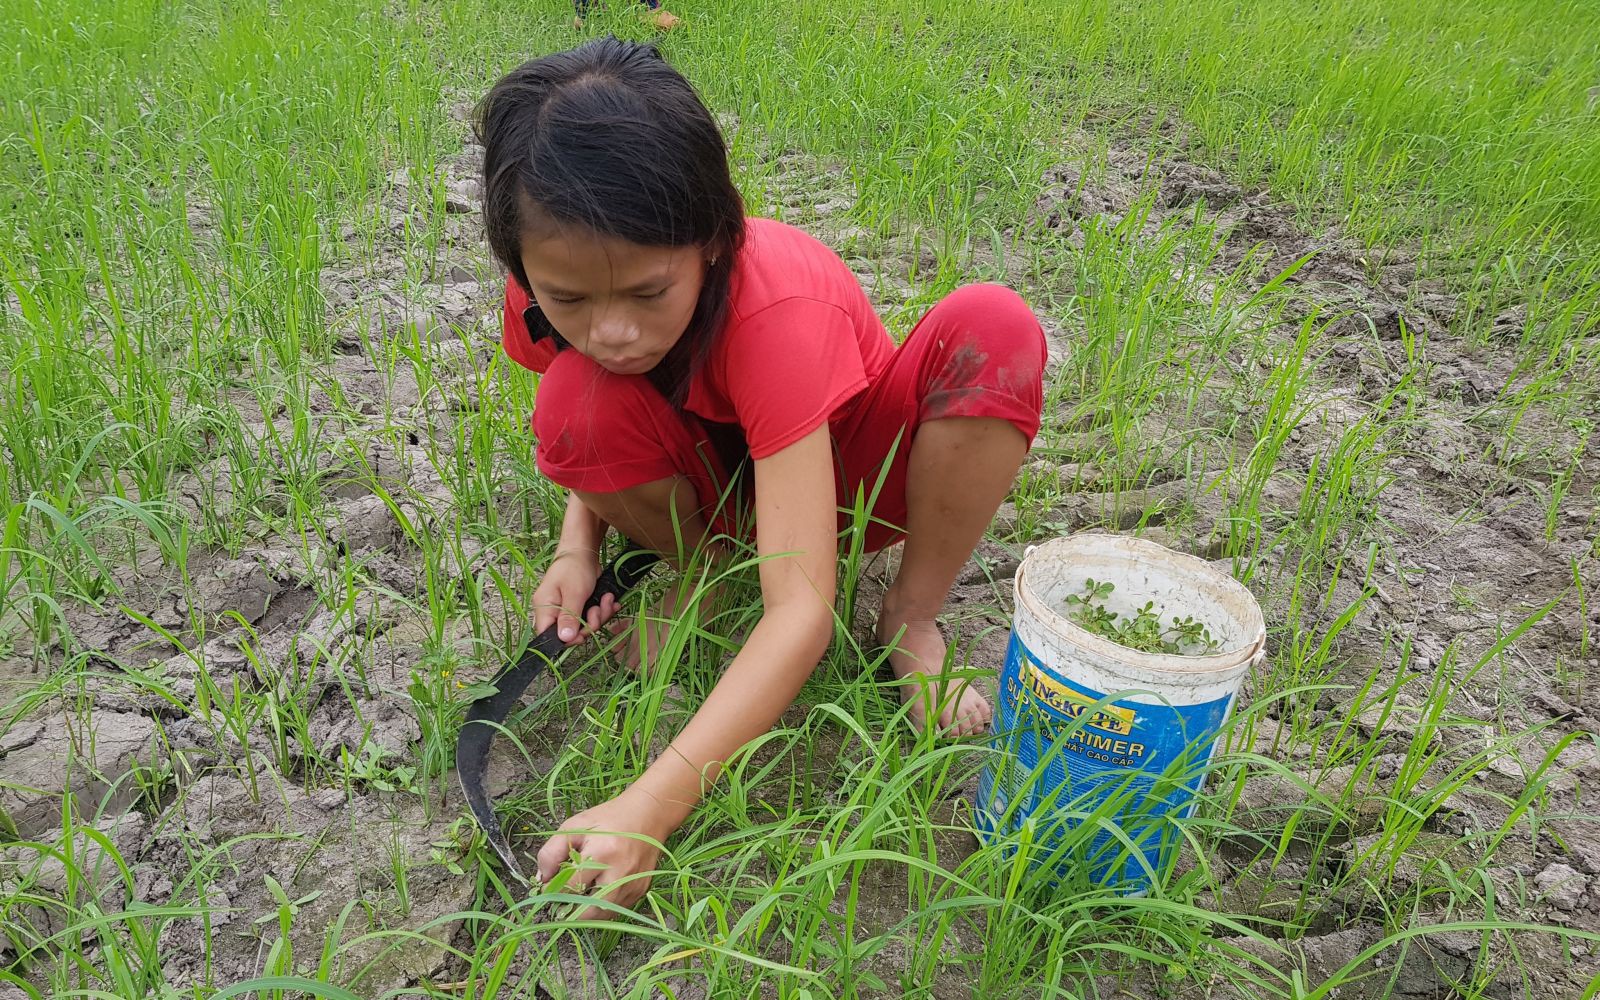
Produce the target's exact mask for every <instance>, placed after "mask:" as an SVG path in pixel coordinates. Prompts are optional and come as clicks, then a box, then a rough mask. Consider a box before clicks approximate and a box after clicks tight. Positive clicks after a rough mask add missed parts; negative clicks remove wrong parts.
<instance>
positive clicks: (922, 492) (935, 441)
mask: <svg viewBox="0 0 1600 1000" xmlns="http://www.w3.org/2000/svg"><path fill="white" fill-rule="evenodd" d="M1027 450H1028V442H1027V440H1026V439H1025V438H1024V437H1023V435H1022V432H1021V431H1019V430H1017V429H1016V427H1014V426H1013V425H1012V424H1011V423H1009V422H1008V421H1005V420H997V419H992V418H977V417H954V418H949V419H944V420H934V421H930V422H928V423H926V424H923V425H922V426H921V427H919V428H918V429H917V436H916V438H915V440H914V441H913V442H912V446H911V457H910V467H909V469H908V471H907V482H906V499H907V507H908V510H907V518H906V543H905V551H904V553H903V554H902V557H901V561H900V572H899V574H898V575H897V576H896V577H895V581H894V583H893V584H892V585H891V586H890V587H889V590H888V592H887V593H886V594H884V598H883V611H882V612H881V614H880V615H879V617H878V641H879V642H881V643H883V644H884V645H889V644H890V643H893V644H894V646H895V652H894V653H892V654H891V655H890V658H889V663H890V666H891V667H892V668H893V669H894V673H895V676H896V677H900V678H903V679H905V680H906V683H903V684H902V685H901V687H900V696H901V697H902V698H904V699H907V700H911V699H915V701H913V702H912V707H911V711H910V716H911V720H912V722H913V724H915V725H916V726H917V727H918V728H921V727H923V726H924V725H926V721H927V717H928V711H929V709H930V708H934V709H936V710H937V716H936V717H937V719H938V723H937V730H936V731H938V732H947V733H949V734H951V735H957V736H969V735H972V734H975V733H978V732H981V731H982V730H983V729H984V727H986V726H988V724H989V718H990V716H991V714H992V712H991V709H990V707H989V702H988V701H987V700H986V699H985V698H984V697H983V695H981V694H979V693H978V692H977V691H976V690H974V689H973V688H972V687H971V686H970V684H969V683H968V682H965V681H963V682H961V683H960V684H959V685H953V686H950V689H949V690H947V683H946V682H942V681H941V682H937V683H930V678H932V677H937V676H939V675H940V674H941V673H942V672H943V670H944V664H945V652H946V651H945V642H944V638H943V637H942V636H940V634H939V628H938V626H937V625H936V624H935V622H934V618H935V616H937V615H938V614H939V611H940V610H941V609H942V608H943V607H944V602H945V599H946V598H948V597H949V596H950V587H951V586H952V585H953V584H954V583H955V579H956V574H957V573H959V572H960V571H961V567H962V566H963V565H964V564H965V563H966V561H967V560H968V559H970V558H971V557H972V550H973V549H974V548H976V547H977V544H978V542H979V540H981V539H982V538H983V533H984V531H985V530H986V529H987V528H988V527H989V522H990V520H991V519H992V518H993V517H994V512H995V510H996V509H997V508H998V507H999V506H1000V503H1001V501H1003V500H1004V499H1005V497H1006V493H1007V492H1008V491H1009V490H1010V489H1011V483H1012V481H1013V480H1014V479H1015V478H1016V474H1017V469H1018V467H1019V466H1021V465H1022V460H1023V458H1024V457H1025V456H1026V454H1027ZM902 630H903V631H902ZM897 635H898V636H899V638H898V640H896V636H897Z"/></svg>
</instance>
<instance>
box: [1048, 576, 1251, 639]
mask: <svg viewBox="0 0 1600 1000" xmlns="http://www.w3.org/2000/svg"><path fill="white" fill-rule="evenodd" d="M1115 589H1116V586H1115V585H1114V584H1112V583H1110V582H1109V581H1103V580H1102V581H1099V582H1096V581H1095V580H1094V579H1092V578H1090V579H1085V580H1084V581H1083V593H1082V594H1068V595H1067V598H1066V605H1067V617H1068V619H1070V620H1071V621H1072V623H1073V624H1075V625H1077V626H1078V627H1080V628H1082V629H1084V630H1085V631H1088V632H1092V633H1094V634H1095V635H1098V636H1101V637H1102V638H1106V639H1110V640H1111V641H1112V642H1114V643H1116V644H1117V645H1119V646H1126V647H1128V648H1129V649H1132V650H1137V651H1138V652H1141V653H1172V654H1177V655H1179V656H1205V655H1208V654H1210V653H1215V652H1216V651H1217V650H1219V649H1221V648H1222V643H1221V642H1219V641H1217V640H1216V639H1215V638H1213V637H1212V635H1211V630H1210V629H1208V628H1206V626H1205V624H1204V623H1203V622H1199V621H1196V620H1195V618H1194V616H1192V615H1190V616H1187V617H1184V618H1178V617H1176V616H1174V617H1173V618H1172V619H1171V620H1170V623H1169V624H1166V625H1163V624H1161V614H1160V613H1159V612H1158V611H1156V605H1155V602H1154V601H1146V602H1145V603H1144V606H1143V607H1141V608H1139V609H1138V610H1136V611H1135V612H1134V613H1133V614H1132V615H1131V616H1129V617H1123V616H1122V615H1120V614H1118V613H1117V612H1115V611H1111V610H1109V609H1107V608H1106V604H1105V600H1106V598H1107V597H1109V596H1111V592H1112V591H1114V590H1115Z"/></svg>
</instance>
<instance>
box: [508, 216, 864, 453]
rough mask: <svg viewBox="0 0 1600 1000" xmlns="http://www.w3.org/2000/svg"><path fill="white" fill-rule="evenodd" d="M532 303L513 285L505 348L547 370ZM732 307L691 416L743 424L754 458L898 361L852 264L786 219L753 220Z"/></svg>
mask: <svg viewBox="0 0 1600 1000" xmlns="http://www.w3.org/2000/svg"><path fill="white" fill-rule="evenodd" d="M528 304H529V299H528V294H527V293H526V292H525V291H523V290H522V289H521V288H520V287H519V286H518V285H517V283H516V281H507V282H506V301H505V332H504V335H503V338H502V343H503V345H504V347H505V352H506V354H507V355H508V356H510V358H511V359H512V360H513V361H515V362H517V363H518V364H520V365H522V366H523V367H525V368H528V369H530V370H532V371H535V372H540V373H542V372H544V371H545V370H546V369H547V368H549V366H550V362H551V360H552V359H553V358H554V357H555V353H556V352H555V345H554V344H553V343H551V342H550V341H541V342H540V343H538V344H533V343H531V342H530V341H529V340H528V330H527V327H526V326H525V325H524V323H523V321H522V311H523V310H524V309H526V308H527V307H528ZM728 305H729V310H728V320H727V322H726V324H725V325H724V326H723V328H722V330H721V331H720V332H719V333H718V334H717V337H716V341H715V343H714V344H713V345H712V349H711V354H710V355H709V356H708V357H707V359H706V363H705V364H704V365H703V366H702V367H701V369H700V371H699V372H698V373H697V374H696V375H695V378H694V381H693V383H691V384H690V386H689V394H688V397H687V399H686V402H685V404H684V409H686V410H688V411H689V412H690V413H693V414H695V415H696V416H699V417H701V418H703V419H705V420H711V421H716V422H718V423H731V424H737V425H738V426H739V427H740V428H741V429H742V430H743V431H744V436H745V440H746V441H748V442H749V445H750V456H751V457H752V458H758V459H759V458H766V457H768V456H769V455H772V454H773V453H775V452H778V451H781V450H783V449H784V448H786V447H788V446H789V445H791V444H793V443H794V442H796V441H798V440H800V439H801V438H803V437H805V436H806V435H807V434H809V433H811V432H812V431H814V430H816V429H817V428H818V427H821V426H822V425H823V424H824V423H826V422H828V421H830V420H831V419H833V418H834V417H836V416H838V415H840V414H841V413H842V407H843V405H844V404H845V403H847V402H849V401H850V400H851V399H852V398H854V397H855V395H856V394H857V393H859V392H860V391H861V390H863V389H865V388H866V387H867V386H868V385H869V384H870V383H871V382H872V381H873V380H874V379H875V378H877V376H878V375H879V374H880V373H881V372H882V371H883V369H884V368H885V367H886V366H887V365H888V364H889V361H890V359H891V358H892V357H893V355H894V341H893V340H891V339H890V337H889V333H888V331H887V330H885V329H884V326H883V322H882V321H881V320H879V319H878V314H877V313H875V312H874V311H873V309H872V303H871V302H870V301H869V300H868V299H867V296H866V293H865V292H864V291H862V289H861V284H860V282H858V281H857V280H856V276H855V275H854V274H853V273H852V272H851V271H850V269H849V268H848V267H846V266H845V263H844V261H842V260H840V259H839V256H838V254H836V253H834V252H833V251H832V250H830V249H828V247H826V246H824V245H823V244H822V243H820V242H818V241H817V240H815V239H813V238H812V237H811V236H809V235H807V234H806V233H804V232H802V231H800V230H798V229H795V228H794V227H793V226H787V225H784V224H783V223H781V222H775V221H772V220H770V219H750V220H748V221H747V224H746V227H745V243H744V247H743V249H741V250H740V253H739V260H738V263H737V264H736V265H735V266H734V271H733V280H732V283H731V287H730V289H729V303H728Z"/></svg>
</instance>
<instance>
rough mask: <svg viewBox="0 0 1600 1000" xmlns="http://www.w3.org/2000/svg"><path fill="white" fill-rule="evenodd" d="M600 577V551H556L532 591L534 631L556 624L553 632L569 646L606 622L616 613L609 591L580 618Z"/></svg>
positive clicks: (613, 599) (615, 602)
mask: <svg viewBox="0 0 1600 1000" xmlns="http://www.w3.org/2000/svg"><path fill="white" fill-rule="evenodd" d="M599 579H600V554H599V553H597V552H594V551H592V550H589V549H566V550H558V551H557V552H556V557H555V559H553V560H551V562H550V568H549V569H547V570H546V571H545V574H544V579H543V580H540V581H539V587H538V589H537V590H535V591H534V592H533V604H534V611H533V630H534V632H535V633H536V634H537V633H539V632H543V631H544V630H545V629H547V628H549V627H550V626H551V625H555V626H556V634H557V635H559V636H560V637H561V641H562V642H564V643H566V644H567V645H569V646H570V645H572V644H573V643H576V642H578V641H580V640H582V639H583V638H584V637H585V636H588V635H590V634H591V633H593V632H594V631H596V630H597V629H599V628H600V626H601V625H604V624H605V623H606V622H607V621H609V620H610V619H611V617H612V616H613V615H615V614H616V613H617V599H616V597H615V595H612V594H607V595H606V596H605V597H604V598H602V599H601V601H600V606H599V607H596V608H590V609H589V613H588V615H587V616H586V617H580V615H581V614H582V612H583V606H584V604H585V603H586V602H588V600H589V595H590V594H592V593H594V586H595V583H596V582H598V581H599Z"/></svg>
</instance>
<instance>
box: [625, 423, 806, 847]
mask: <svg viewBox="0 0 1600 1000" xmlns="http://www.w3.org/2000/svg"><path fill="white" fill-rule="evenodd" d="M755 474H756V548H757V551H758V553H759V554H760V556H761V557H762V562H761V565H760V573H761V598H762V608H763V610H762V615H761V620H760V622H758V623H757V625H756V627H755V629H754V630H753V631H752V632H751V633H750V637H749V639H748V640H747V641H746V642H745V644H744V648H743V649H741V650H740V651H739V653H738V655H736V656H735V657H734V658H733V662H732V663H731V664H730V665H729V666H728V669H727V672H726V673H724V674H723V677H722V680H720V681H718V682H717V686H716V687H715V688H714V689H713V690H712V692H711V695H710V697H708V698H707V699H706V701H705V704H704V705H702V706H701V707H700V710H699V711H698V712H696V713H695V714H694V718H692V719H691V720H690V721H689V724H688V725H687V726H685V727H684V729H683V731H682V732H681V733H679V734H678V737H677V739H675V740H673V741H672V743H671V744H670V745H669V746H668V748H667V750H666V751H665V752H664V753H663V754H662V755H661V756H660V757H659V758H658V759H657V760H656V761H655V763H653V764H652V765H650V768H649V769H648V770H647V771H645V773H644V774H643V775H641V776H640V777H639V779H638V780H637V781H635V782H634V784H633V787H632V788H630V789H629V792H631V793H636V794H639V795H644V796H648V797H649V798H650V799H652V800H654V803H655V807H654V808H653V809H652V810H651V812H652V813H654V814H655V819H656V823H655V824H654V825H655V826H656V829H654V830H652V831H649V832H651V833H653V834H654V835H656V837H657V839H659V840H662V841H665V840H666V839H667V837H668V836H669V835H671V833H672V831H674V830H676V829H677V828H678V826H679V825H680V824H682V823H683V821H684V820H685V819H686V818H688V815H689V813H690V812H692V811H693V810H694V807H695V805H697V804H698V803H699V801H700V797H701V795H702V794H703V793H704V792H705V791H706V790H708V789H709V788H710V786H711V785H712V783H714V782H715V781H716V779H717V775H718V774H719V773H720V771H721V768H722V765H723V764H724V763H725V762H726V761H727V760H728V759H729V758H730V757H732V756H733V755H734V754H735V753H736V752H738V750H739V749H740V748H741V747H743V746H744V745H745V744H746V743H748V742H750V741H751V740H753V739H755V738H756V737H758V736H760V735H761V734H763V733H765V732H767V731H768V730H770V729H771V728H772V725H773V723H775V722H777V721H778V718H779V717H780V716H781V715H783V713H784V710H786V709H787V708H788V707H789V706H790V705H791V704H793V702H794V697H795V695H796V694H798V693H799V692H800V687H801V685H803V684H804V683H805V682H806V679H807V678H808V677H810V676H811V674H812V672H813V671H814V670H816V668H817V661H818V660H820V659H821V658H822V654H823V652H825V651H826V650H827V648H828V642H829V641H830V640H831V639H832V637H833V598H834V582H835V577H834V574H835V566H836V555H835V553H836V551H837V549H836V545H837V532H838V527H837V526H838V514H837V499H836V497H835V493H834V472H833V450H832V446H831V443H830V438H829V432H828V427H827V425H826V424H824V425H823V426H822V427H819V428H818V429H817V430H815V431H812V432H811V433H810V434H808V435H806V436H805V437H804V438H801V439H800V440H799V441H797V442H795V443H794V444H792V445H790V446H789V447H787V448H784V449H783V450H782V451H780V452H778V453H777V454H775V455H772V456H770V457H768V458H764V459H760V460H758V461H756V463H755Z"/></svg>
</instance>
